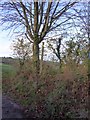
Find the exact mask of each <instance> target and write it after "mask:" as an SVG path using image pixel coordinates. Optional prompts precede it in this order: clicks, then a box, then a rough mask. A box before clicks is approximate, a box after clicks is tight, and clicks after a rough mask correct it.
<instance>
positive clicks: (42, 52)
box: [40, 42, 44, 74]
mask: <svg viewBox="0 0 90 120" xmlns="http://www.w3.org/2000/svg"><path fill="white" fill-rule="evenodd" d="M43 55H44V42H42V51H41V62H40V74H41V73H42V70H43Z"/></svg>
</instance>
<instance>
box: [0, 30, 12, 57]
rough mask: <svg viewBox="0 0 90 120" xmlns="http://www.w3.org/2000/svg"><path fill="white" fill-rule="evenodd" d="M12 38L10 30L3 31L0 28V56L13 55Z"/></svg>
mask: <svg viewBox="0 0 90 120" xmlns="http://www.w3.org/2000/svg"><path fill="white" fill-rule="evenodd" d="M11 42H12V40H10V36H9V35H8V31H2V28H0V57H9V56H11V54H12V53H11V52H12V51H11V49H10V45H11Z"/></svg>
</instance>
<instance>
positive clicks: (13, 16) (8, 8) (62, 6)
mask: <svg viewBox="0 0 90 120" xmlns="http://www.w3.org/2000/svg"><path fill="white" fill-rule="evenodd" d="M76 3H77V2H76V0H75V1H73V2H70V1H65V2H63V1H61V0H58V1H57V2H52V0H51V2H28V1H25V2H23V1H21V0H18V1H17V2H16V1H14V0H11V1H8V2H3V1H2V2H1V3H0V13H1V17H0V20H1V23H2V24H4V25H6V28H5V29H13V31H14V32H15V31H17V30H18V31H19V33H21V32H22V33H24V34H25V35H26V37H27V38H28V40H29V41H31V42H33V61H34V67H35V71H36V73H37V74H38V73H39V69H40V62H39V43H41V42H42V41H43V39H44V38H45V37H46V35H48V33H50V32H51V31H53V30H55V29H57V28H58V27H59V26H60V25H62V24H64V23H66V22H67V21H68V20H69V19H70V18H72V16H73V15H72V14H71V16H69V17H66V14H67V11H69V9H71V8H72V7H73V6H74V5H75V4H76ZM69 13H70V11H69ZM60 18H61V19H60Z"/></svg>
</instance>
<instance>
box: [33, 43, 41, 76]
mask: <svg viewBox="0 0 90 120" xmlns="http://www.w3.org/2000/svg"><path fill="white" fill-rule="evenodd" d="M33 65H34V70H35V74H36V75H38V74H39V71H40V61H39V44H38V43H37V42H34V43H33Z"/></svg>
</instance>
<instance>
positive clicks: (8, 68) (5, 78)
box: [0, 64, 16, 92]
mask: <svg viewBox="0 0 90 120" xmlns="http://www.w3.org/2000/svg"><path fill="white" fill-rule="evenodd" d="M0 68H1V69H2V90H3V92H8V90H9V89H10V88H11V81H12V79H13V78H14V77H15V75H16V69H15V68H14V66H12V65H9V64H0Z"/></svg>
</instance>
